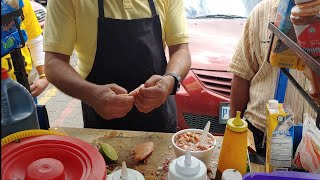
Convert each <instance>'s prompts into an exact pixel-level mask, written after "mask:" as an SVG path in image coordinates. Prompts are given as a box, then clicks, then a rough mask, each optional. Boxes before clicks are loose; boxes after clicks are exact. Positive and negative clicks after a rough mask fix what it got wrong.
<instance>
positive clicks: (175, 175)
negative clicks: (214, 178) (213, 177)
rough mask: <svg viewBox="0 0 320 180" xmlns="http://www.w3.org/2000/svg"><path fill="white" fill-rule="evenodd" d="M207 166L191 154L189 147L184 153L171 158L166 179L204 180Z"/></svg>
mask: <svg viewBox="0 0 320 180" xmlns="http://www.w3.org/2000/svg"><path fill="white" fill-rule="evenodd" d="M206 179H207V167H206V166H205V164H204V163H203V162H202V161H200V160H199V159H198V158H196V157H193V156H191V153H190V149H189V148H188V149H187V151H186V155H184V156H180V157H178V158H177V159H175V160H173V161H172V162H171V163H170V165H169V173H168V180H206Z"/></svg>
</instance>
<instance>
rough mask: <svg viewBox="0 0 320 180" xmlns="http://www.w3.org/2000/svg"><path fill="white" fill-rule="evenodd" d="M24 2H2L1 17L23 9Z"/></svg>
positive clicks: (13, 0) (11, 0) (10, 0)
mask: <svg viewBox="0 0 320 180" xmlns="http://www.w3.org/2000/svg"><path fill="white" fill-rule="evenodd" d="M23 6H24V4H23V0H1V16H3V15H5V14H8V13H11V12H13V11H16V10H18V9H21V8H22V7H23Z"/></svg>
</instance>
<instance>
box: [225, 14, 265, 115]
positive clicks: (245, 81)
mask: <svg viewBox="0 0 320 180" xmlns="http://www.w3.org/2000/svg"><path fill="white" fill-rule="evenodd" d="M253 15H254V14H250V15H249V17H248V18H247V21H246V24H245V26H244V29H243V33H242V36H241V39H240V42H239V44H238V46H237V48H236V51H235V53H234V55H233V58H232V62H231V63H230V65H229V69H228V70H229V71H231V72H232V73H233V79H232V82H231V96H230V117H231V118H233V117H236V112H237V111H241V115H242V116H243V115H244V112H245V110H246V109H247V104H248V102H249V99H250V90H249V88H250V83H251V80H252V79H253V77H254V76H255V74H256V72H257V71H258V70H259V65H258V62H257V58H256V56H255V48H259V46H257V45H255V44H254V43H253V42H254V41H253V39H254V38H257V37H256V36H254V35H252V30H253V29H254V28H255V27H252V25H253V23H252V16H253Z"/></svg>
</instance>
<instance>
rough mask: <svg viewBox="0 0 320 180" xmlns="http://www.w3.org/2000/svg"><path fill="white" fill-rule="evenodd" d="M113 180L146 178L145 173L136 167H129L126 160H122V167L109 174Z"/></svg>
mask: <svg viewBox="0 0 320 180" xmlns="http://www.w3.org/2000/svg"><path fill="white" fill-rule="evenodd" d="M107 179H111V180H144V177H143V175H142V174H141V173H140V172H139V171H136V170H134V169H130V168H127V165H126V162H122V167H121V169H119V170H118V171H116V172H113V173H111V174H109V175H108V176H107Z"/></svg>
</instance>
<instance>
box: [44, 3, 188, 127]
mask: <svg viewBox="0 0 320 180" xmlns="http://www.w3.org/2000/svg"><path fill="white" fill-rule="evenodd" d="M44 34H45V36H44V50H45V51H46V60H45V67H46V75H47V78H48V80H49V81H50V82H51V83H53V84H54V85H55V86H57V87H58V88H59V89H60V90H61V91H63V92H65V93H66V94H68V95H70V96H73V97H76V98H78V99H80V100H82V109H83V119H84V127H87V128H108V129H127V130H143V131H162V132H175V131H176V113H175V111H176V108H175V102H174V97H173V96H170V94H172V95H173V94H175V93H176V91H177V90H178V89H179V82H180V81H181V79H182V78H184V77H185V76H186V74H187V73H188V70H189V69H190V64H191V61H190V54H189V49H188V42H189V37H188V32H187V22H186V17H185V12H184V4H183V0H140V1H134V0H123V1H119V0H108V1H107V0H91V1H88V0H78V1H65V0H54V1H49V2H48V6H47V17H46V28H45V33H44ZM166 45H167V46H168V49H169V55H170V60H169V61H168V63H167V61H166V56H165V53H164V49H165V48H166ZM74 49H75V51H76V52H77V56H78V58H79V61H78V63H77V66H76V68H75V70H74V69H73V68H72V67H71V66H70V65H69V60H70V55H71V54H72V51H73V50H74ZM142 84H143V85H142ZM141 85H142V86H141ZM138 87H139V88H138ZM136 88H138V89H136ZM134 89H136V90H135V91H134ZM128 92H130V93H129V94H128ZM124 94H125V95H124Z"/></svg>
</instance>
